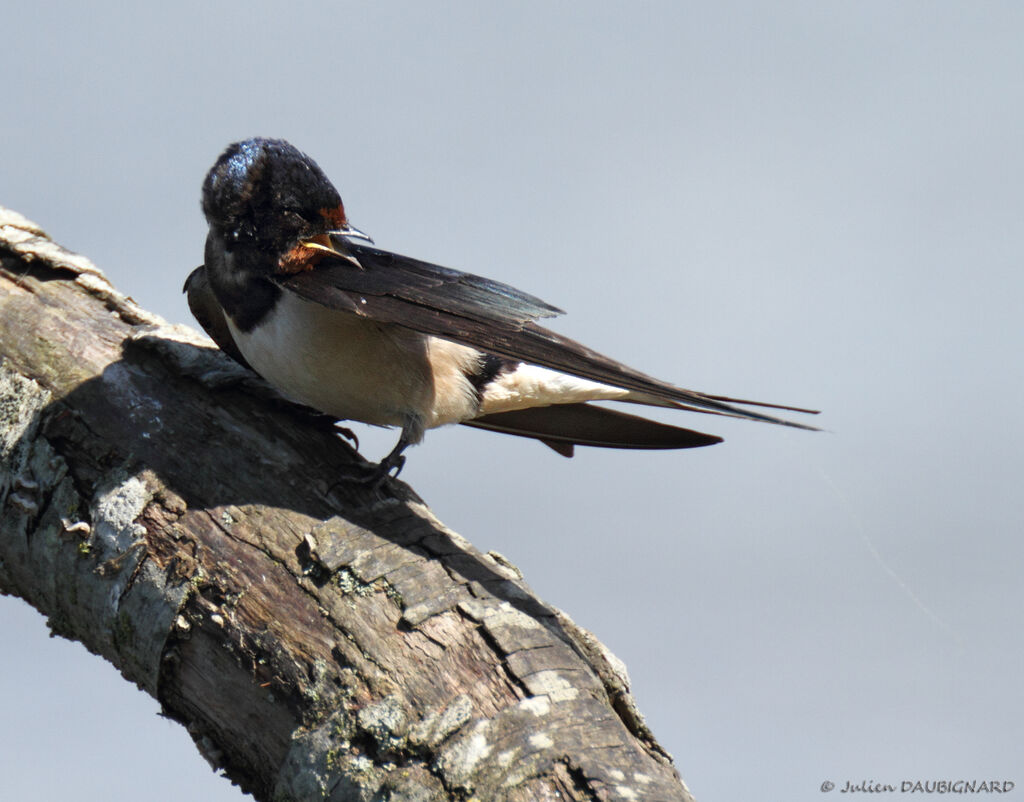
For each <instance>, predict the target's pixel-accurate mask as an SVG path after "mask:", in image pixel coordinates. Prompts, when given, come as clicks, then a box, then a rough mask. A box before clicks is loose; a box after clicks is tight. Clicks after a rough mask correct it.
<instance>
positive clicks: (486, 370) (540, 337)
mask: <svg viewBox="0 0 1024 802" xmlns="http://www.w3.org/2000/svg"><path fill="white" fill-rule="evenodd" d="M202 206H203V212H204V214H205V216H206V220H207V222H208V223H209V227H210V230H209V234H208V236H207V239H206V251H205V265H203V266H201V267H199V268H197V269H196V270H195V271H193V272H192V274H191V275H190V276H189V278H188V280H187V282H186V284H185V289H186V291H187V293H188V302H189V307H190V308H191V309H192V311H193V314H194V315H195V316H196V318H197V319H198V320H199V322H200V323H201V324H202V325H203V327H204V328H205V329H206V331H207V332H208V333H209V334H210V336H211V337H212V338H213V339H214V341H216V342H217V344H218V345H219V346H220V347H221V348H222V349H223V350H224V351H225V352H227V353H228V354H229V355H231V356H232V357H234V358H235V359H236V360H238V361H239V362H241V363H242V364H243V365H246V366H247V367H250V368H251V369H253V370H254V371H256V372H257V373H258V374H260V375H261V376H262V377H263V378H264V379H266V380H267V381H268V382H269V383H270V384H272V385H274V386H275V387H276V388H277V389H278V390H279V391H280V392H281V393H282V394H283V395H285V396H286V397H288V398H289V399H291V400H293V401H297V402H299V403H301V404H305V405H307V406H310V407H313V408H314V409H316V410H319V411H321V412H323V413H325V414H327V415H330V416H332V417H334V418H336V419H338V420H357V421H362V422H364V423H370V424H375V425H379V426H396V427H400V429H401V435H400V436H399V439H398V443H397V444H396V446H395V447H394V449H393V450H392V451H391V453H390V454H388V455H387V456H386V457H385V458H384V459H383V460H382V461H381V463H380V465H379V469H378V472H377V474H376V475H377V476H378V477H379V478H383V477H385V476H387V475H389V474H390V473H391V472H392V471H394V472H395V474H396V475H397V472H398V471H400V470H401V467H402V465H403V464H404V461H405V457H404V456H403V454H402V452H403V451H404V450H405V449H406V448H407V447H408V446H410V445H413V444H415V443H418V442H420V440H421V439H422V438H423V433H424V431H425V430H426V429H431V428H434V427H435V426H443V425H445V424H449V423H462V424H466V425H468V426H475V427H478V428H481V429H490V430H491V431H497V432H504V433H507V434H514V435H520V436H524V437H532V438H535V439H537V440H540V441H541V442H542V443H545V444H546V445H548V446H550V447H551V448H553V449H554V450H555V451H557V452H558V453H560V454H562V455H564V456H567V457H569V456H572V454H573V449H574V446H576V445H588V446H604V447H608V448H637V449H668V448H692V447H695V446H706V445H711V444H713V443H718V442H721V438H720V437H716V436H715V435H710V434H704V433H702V432H696V431H692V430H690V429H683V428H679V427H677V426H670V425H667V424H664V423H660V422H657V421H653V420H649V419H647V418H642V417H638V416H636V415H629V414H626V413H624V412H621V411H618V410H614V409H610V408H608V407H604V406H596V405H593V404H591V403H589V402H591V401H625V402H630V403H633V404H644V405H649V406H654V407H669V408H672V409H680V410H690V411H694V412H707V413H712V414H720V415H729V416H735V417H740V418H747V419H751V420H757V421H767V422H771V423H778V424H783V425H787V426H795V427H798V428H802V429H813V427H811V426H806V425H804V424H799V423H794V422H792V421H787V420H783V419H780V418H776V417H772V416H770V415H767V414H765V413H762V412H756V411H752V410H749V409H743V408H741V407H739V406H736V405H737V404H742V405H747V406H749V405H753V406H759V407H772V408H775V409H785V410H791V411H795V412H808V413H813V412H814V410H806V409H800V408H798V407H788V406H783V405H778V404H767V403H763V402H758V401H744V400H740V399H735V398H729V397H725V396H717V395H709V394H705V393H698V392H694V391H692V390H684V389H682V388H680V387H676V386H674V385H671V384H667V383H665V382H662V381H659V380H657V379H654V378H652V377H650V376H647V375H645V374H643V373H640V372H639V371H636V370H634V369H633V368H630V367H628V366H626V365H624V364H622V363H620V362H616V361H615V360H612V359H609V358H608V357H606V356H603V355H601V354H599V353H597V352H596V351H593V350H591V349H589V348H587V347H586V346H584V345H581V344H579V343H577V342H574V341H573V340H570V339H568V338H566V337H563V336H562V335H560V334H556V333H555V332H553V331H550V330H548V329H545V328H542V327H541V326H539V325H538V324H537V323H536V321H537V320H538V319H541V318H547V317H552V316H555V315H559V314H562V311H561V310H560V309H558V308H556V307H554V306H551V305H550V304H548V303H545V302H544V301H542V300H540V299H539V298H536V297H534V296H532V295H528V294H527V293H525V292H522V291H520V290H517V289H515V288H514V287H510V286H508V285H506V284H501V283H499V282H497V281H492V280H491V279H487V278H482V277H480V276H475V275H472V274H470V273H463V272H460V271H457V270H451V269H449V268H446V267H440V266H438V265H433V264H430V263H428V262H423V261H420V260H418V259H412V258H410V257H407V256H400V255H399V254H396V253H391V252H389V251H386V250H382V249H380V248H377V247H375V246H374V244H373V241H372V240H370V238H369V237H367V236H366V235H365V234H363V233H362V232H361V231H359V230H358V229H356V228H354V227H352V226H351V225H350V224H349V221H348V217H347V216H346V214H345V207H344V206H343V205H342V201H341V196H340V195H339V194H338V191H337V190H336V189H335V188H334V185H333V184H332V183H331V182H330V181H329V180H328V178H327V176H326V175H325V174H324V172H323V171H322V170H321V169H320V167H319V166H318V165H317V164H316V162H314V161H313V160H312V159H311V158H309V157H308V156H306V155H305V154H304V153H302V152H300V151H299V150H297V149H296V148H294V147H293V146H292V145H290V144H288V143H287V142H285V141H283V140H278V139H249V140H246V141H244V142H238V143H235V144H233V145H231V146H229V147H228V148H227V150H225V151H224V153H223V154H221V156H220V158H219V159H217V161H216V163H215V164H214V165H213V167H212V169H211V170H210V172H209V174H208V175H207V176H206V180H205V182H204V183H203V194H202Z"/></svg>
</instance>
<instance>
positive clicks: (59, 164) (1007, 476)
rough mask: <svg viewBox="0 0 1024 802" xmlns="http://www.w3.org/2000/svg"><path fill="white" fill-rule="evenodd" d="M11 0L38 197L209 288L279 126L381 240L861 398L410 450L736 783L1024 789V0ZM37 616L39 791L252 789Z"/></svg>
mask: <svg viewBox="0 0 1024 802" xmlns="http://www.w3.org/2000/svg"><path fill="white" fill-rule="evenodd" d="M7 5H8V7H7V8H5V10H4V14H3V17H4V29H5V36H4V43H3V47H2V48H0V74H2V75H3V76H4V93H3V94H4V98H3V104H2V121H0V134H2V142H3V147H2V150H0V204H3V205H6V206H9V207H11V208H14V209H16V210H18V211H20V212H22V213H23V214H25V215H27V216H28V217H29V218H31V219H33V220H35V221H36V222H38V223H39V224H41V225H42V226H43V227H44V228H45V229H46V230H47V231H48V232H49V233H50V234H51V235H52V236H53V237H54V238H55V239H57V240H58V241H59V242H61V243H62V244H64V245H66V246H67V247H69V248H72V249H74V250H78V251H80V252H82V253H84V254H86V255H88V256H89V257H90V258H92V259H93V260H94V261H95V262H96V263H97V264H98V265H99V266H100V267H101V268H102V269H103V270H105V271H106V272H107V274H108V275H109V276H110V278H111V279H112V280H113V281H114V282H115V283H116V284H117V286H118V287H119V288H120V289H121V290H123V291H125V292H127V293H129V294H131V295H132V296H134V297H135V299H136V300H138V301H139V302H140V303H141V304H142V305H143V306H145V307H148V308H149V309H151V310H153V311H155V312H158V313H159V314H161V315H163V316H165V317H167V318H168V319H169V320H171V321H175V322H188V323H191V322H192V321H191V319H190V317H189V315H188V311H187V308H186V306H185V303H184V299H183V297H182V295H181V294H180V289H181V285H182V282H183V280H184V277H185V276H186V274H187V273H188V271H189V270H190V269H191V268H193V267H194V266H195V265H197V264H199V262H200V261H201V260H202V248H203V238H204V236H205V225H204V222H203V220H202V215H201V213H200V211H199V188H200V184H201V181H202V178H203V176H204V174H205V172H206V170H207V169H208V168H209V166H210V165H211V164H212V162H213V160H214V159H215V158H216V156H217V155H218V154H219V153H220V151H221V150H222V149H223V148H224V146H225V145H227V144H228V143H229V142H231V141H234V140H237V139H241V138H245V137H248V136H253V135H265V136H279V137H284V138H287V139H289V140H291V141H292V142H293V143H294V144H296V145H297V146H298V147H300V148H301V149H303V150H305V151H306V152H307V153H309V154H310V155H312V156H313V157H314V158H315V159H317V161H319V163H320V165H321V166H322V167H323V168H324V169H325V171H326V172H327V174H328V175H329V176H331V177H332V179H333V180H334V181H335V183H336V184H337V185H338V187H339V189H340V191H341V194H342V197H343V198H344V200H345V204H346V208H347V209H348V212H349V216H350V219H351V220H352V221H353V223H354V224H355V225H357V226H359V227H360V228H362V229H363V230H365V231H367V232H368V233H369V234H371V235H372V236H373V237H374V238H375V239H376V240H377V242H378V244H380V245H382V246H383V247H388V248H391V249H392V250H396V251H399V252H402V253H407V254H410V255H415V256H418V257H420V258H423V259H428V260H431V261H435V262H438V263H440V264H444V265H448V266H452V267H457V268H461V269H465V270H470V271H473V272H477V273H482V274H484V275H487V276H491V277H494V278H497V279H501V280H503V281H506V282H509V283H511V284H514V285H516V286H518V287H521V288H523V289H526V290H528V291H530V292H533V293H535V294H537V295H539V296H540V297H542V298H544V299H546V300H548V301H550V302H552V303H555V304H556V305H559V306H561V307H562V308H564V309H566V310H568V312H569V314H568V316H567V317H566V318H562V319H561V320H560V321H558V322H557V323H556V324H555V327H556V328H558V330H560V331H562V332H564V333H566V334H569V335H570V336H573V337H575V338H577V339H580V340H582V341H583V342H585V343H587V344H589V345H591V346H593V347H596V348H598V349H599V350H602V351H604V352H605V353H608V354H609V355H611V356H614V357H617V358H620V359H623V360H625V361H627V362H630V363H631V364H633V365H635V366H636V367H638V368H640V369H642V370H645V371H647V372H650V373H654V374H655V375H658V376H659V377H662V378H665V379H668V380H671V381H675V382H677V383H679V384H682V385H683V386H687V387H692V388H694V389H698V390H703V391H708V392H715V393H727V394H731V395H737V396H740V397H752V398H759V399H764V400H769V401H780V402H790V403H795V404H805V405H810V406H817V407H820V408H822V409H823V410H825V412H824V414H823V416H822V417H821V419H820V423H821V424H822V425H823V426H825V427H827V428H828V429H829V430H830V432H829V433H825V434H808V433H804V432H798V431H790V430H786V429H781V428H778V427H769V426H761V425H756V424H750V423H744V422H739V421H727V420H718V419H713V418H706V417H703V416H702V417H700V418H697V417H696V416H681V417H677V418H676V419H675V420H676V421H677V422H679V423H680V424H682V425H688V424H689V425H693V426H695V427H696V428H703V429H704V430H706V431H713V432H716V433H718V434H722V435H724V436H725V437H726V438H727V442H726V443H725V444H724V445H720V446H715V447H713V448H708V449H703V450H697V451H690V452H675V453H626V452H600V451H596V450H586V449H581V450H580V453H579V454H578V455H577V457H576V458H575V459H573V460H565V459H562V458H560V457H558V456H556V455H555V454H554V453H553V452H551V451H549V450H548V449H546V448H544V447H543V446H540V445H538V444H536V443H533V442H530V441H520V440H517V439H513V438H503V437H500V436H496V435H491V434H487V433H484V432H479V431H472V430H468V429H461V428H453V429H447V430H443V431H434V432H431V433H429V434H428V436H427V439H426V442H425V443H424V445H422V446H420V447H418V448H416V449H415V450H413V451H412V452H411V453H410V454H409V461H408V465H407V467H406V469H405V472H404V473H403V478H404V479H405V480H406V481H408V482H409V483H410V484H411V485H412V486H413V487H414V488H415V489H416V490H417V491H418V492H419V493H420V494H421V495H422V496H423V498H424V499H425V500H426V501H427V502H428V503H429V504H430V505H431V506H432V507H433V509H434V510H435V511H436V513H437V514H438V515H439V516H440V517H441V519H442V520H444V521H445V522H446V523H447V524H449V525H450V526H452V527H453V528H455V529H456V530H458V531H459V532H461V533H462V534H463V535H465V536H466V537H468V538H469V539H470V540H472V541H473V542H474V544H475V545H476V546H477V547H479V548H481V549H485V550H486V549H496V550H498V551H500V552H502V553H503V554H505V555H506V556H507V557H508V558H509V559H511V560H512V561H513V562H514V563H516V564H517V565H518V566H519V567H520V568H521V569H522V570H523V572H524V573H525V575H526V578H527V580H528V581H529V582H530V583H531V585H532V586H533V587H534V588H535V589H536V590H537V591H538V593H539V594H540V595H541V596H542V597H543V598H545V599H547V600H549V601H550V602H552V603H553V604H555V605H557V606H559V607H561V608H563V609H564V610H566V611H567V612H568V613H569V614H570V615H571V616H572V617H573V618H575V620H576V621H577V622H578V623H580V624H581V625H583V626H585V627H587V628H589V629H591V630H593V631H594V632H595V633H596V634H597V635H598V637H600V638H601V639H602V640H603V641H604V642H605V643H606V644H608V646H609V647H610V648H611V649H612V650H613V651H615V652H616V653H617V654H618V655H619V656H620V657H621V658H622V659H623V660H624V661H625V662H626V664H627V665H628V667H629V669H630V673H631V675H632V679H633V685H634V691H635V693H636V696H637V698H638V700H639V703H640V706H641V708H642V710H643V711H644V712H645V714H646V715H647V718H648V722H649V724H650V725H651V727H652V728H653V730H654V732H655V733H656V735H657V736H658V737H659V738H660V739H661V741H662V742H663V744H664V745H665V746H666V748H667V749H668V750H669V751H670V752H672V753H673V754H674V756H675V758H676V762H677V765H678V768H679V770H680V772H681V774H682V776H683V777H684V779H685V780H686V782H687V783H688V784H689V785H690V787H691V789H692V790H693V792H694V793H695V795H696V796H697V798H698V799H700V800H702V802H711V801H712V800H743V799H765V800H776V799H777V800H805V799H806V800H811V799H820V798H821V796H822V794H821V792H820V790H819V788H820V786H821V783H822V782H823V781H825V780H831V781H833V782H835V783H837V784H838V785H839V786H840V787H842V785H843V784H844V783H845V782H846V781H847V780H850V781H853V782H859V781H861V780H873V781H876V782H890V783H894V784H897V785H898V784H899V783H900V782H901V781H902V780H905V779H909V780H916V779H920V780H935V779H949V780H955V779H978V780H982V779H999V780H1012V781H1015V782H1016V783H1017V786H1018V787H1017V789H1016V791H1014V792H1013V794H1012V795H1010V797H1009V798H1016V797H1022V798H1024V762H1022V760H1021V743H1022V742H1024V692H1022V690H1021V676H1022V674H1024V638H1022V635H1021V619H1022V613H1024V587H1022V583H1021V570H1022V567H1024V538H1022V534H1024V514H1022V506H1024V502H1022V491H1021V489H1020V482H1021V477H1022V475H1024V471H1022V468H1024V464H1022V462H1024V460H1022V456H1021V455H1022V451H1024V427H1022V425H1021V419H1020V412H1021V408H1022V405H1024V375H1022V360H1021V352H1022V345H1024V342H1022V341H1024V337H1022V332H1024V324H1022V299H1024V279H1022V274H1021V262H1022V254H1024V235H1022V222H1024V150H1022V141H1024V139H1022V133H1024V131H1022V129H1024V80H1022V78H1024V45H1022V43H1024V6H1022V5H1021V4H1019V3H1015V2H1004V3H1000V2H985V3H967V2H962V3H950V2H935V0H928V2H902V3H892V2H884V3H882V2H857V3H836V2H822V1H821V0H808V1H807V2H783V3H777V4H759V3H752V4H743V3H739V4H736V3H728V2H727V3H715V4H711V3H661V4H659V3H634V4H626V3H621V4H611V3H603V2H602V3H577V4H568V3H566V4H550V3H541V2H537V3H505V4H500V5H499V4H479V3H470V2H466V3H454V4H436V3H432V4H420V3H381V4H369V3H366V4H351V3H330V4H328V3H316V2H289V3H287V4H283V3H282V4H274V3H268V2H255V3H208V2H179V3H168V4H160V5H158V4H139V5H137V6H133V5H131V4H126V3H120V2H119V3H110V2H92V3H47V2H38V3H20V4H15V3H13V2H10V3H8V4H7ZM360 436H361V437H362V439H363V442H364V446H365V447H364V453H366V454H367V455H368V456H370V457H371V458H377V457H379V456H381V455H383V454H384V453H385V452H386V451H387V450H388V449H389V448H390V446H391V444H392V442H393V439H394V436H393V435H392V434H390V433H381V434H368V433H365V432H363V431H362V430H360ZM0 611H2V619H0V633H2V637H3V640H4V648H3V653H4V657H3V659H2V660H0V709H2V710H3V717H2V720H0V754H2V755H3V769H2V771H0V797H2V798H3V799H63V798H73V799H76V800H79V801H80V802H85V801H86V800H101V799H102V800H166V799H170V798H193V799H195V798H202V799H207V800H233V799H239V798H241V796H242V795H241V794H240V793H239V791H238V790H237V789H235V788H232V787H231V786H230V784H229V783H228V782H227V781H225V780H223V779H220V778H218V777H216V776H215V775H214V774H213V773H212V772H211V771H210V770H209V768H208V767H207V766H206V764H205V763H204V762H203V760H202V759H201V758H200V757H199V755H198V753H197V752H196V751H195V749H194V748H193V747H192V745H191V741H190V739H189V738H188V736H187V734H186V733H185V731H184V729H183V728H181V727H180V726H178V725H176V724H173V723H170V722H167V721H165V720H163V719H160V718H158V717H157V715H156V713H157V705H156V703H155V702H153V701H152V700H150V699H149V698H148V697H146V696H144V695H143V694H141V693H140V692H138V691H137V690H136V689H135V688H134V687H133V686H130V685H128V684H127V683H125V682H124V681H123V680H121V679H120V677H119V676H118V675H117V673H116V672H115V671H114V670H113V669H112V668H111V667H110V666H108V665H107V664H105V663H103V662H102V661H100V660H99V659H98V658H95V657H92V656H91V655H88V654H87V653H86V651H85V650H84V649H83V648H82V647H81V646H79V645H77V644H71V643H68V642H66V641H61V640H56V639H48V638H47V637H46V627H45V622H44V620H43V619H42V618H41V617H40V616H39V615H38V614H37V613H35V612H34V611H32V610H31V609H29V608H28V607H27V606H26V605H24V604H23V603H22V602H20V601H18V600H14V599H3V600H0ZM837 792H838V791H837Z"/></svg>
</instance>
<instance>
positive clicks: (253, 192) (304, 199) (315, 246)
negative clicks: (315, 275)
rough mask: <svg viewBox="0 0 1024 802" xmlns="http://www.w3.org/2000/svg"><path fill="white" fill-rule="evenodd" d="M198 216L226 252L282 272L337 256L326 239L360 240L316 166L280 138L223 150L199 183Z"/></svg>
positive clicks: (330, 241) (334, 191) (335, 248)
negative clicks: (247, 255)
mask: <svg viewBox="0 0 1024 802" xmlns="http://www.w3.org/2000/svg"><path fill="white" fill-rule="evenodd" d="M203 213H204V214H205V215H206V221H207V222H208V223H209V225H210V232H211V235H212V236H216V237H217V239H218V240H219V241H220V242H221V243H222V245H223V247H224V248H225V250H227V251H228V252H234V251H249V252H256V253H260V254H261V255H262V256H263V257H264V258H262V259H260V260H258V261H259V262H260V263H262V264H263V265H266V266H267V267H268V268H269V269H271V270H274V271H280V272H285V273H292V272H297V271H299V270H304V269H308V268H309V267H311V266H313V265H314V264H315V263H316V261H317V260H318V258H319V257H320V256H322V255H323V253H324V252H331V253H338V250H337V246H336V244H335V242H334V241H332V239H331V237H332V235H334V236H336V237H346V236H353V237H362V238H365V235H363V234H361V232H359V231H358V230H357V229H354V228H352V227H351V226H350V225H349V223H348V219H347V218H346V216H345V207H344V206H343V205H342V202H341V196H340V195H339V194H338V190H337V189H335V188H334V185H333V184H332V183H331V182H330V180H329V179H328V178H327V176H326V175H325V174H324V172H323V170H321V169H320V167H319V165H317V163H316V162H315V161H313V160H312V159H311V158H309V156H307V155H306V154H305V153H303V152H302V151H300V150H298V149H297V148H295V147H293V146H292V145H290V144H289V143H288V142H285V141H284V140H282V139H261V138H256V139H247V140H245V141H244V142H236V143H235V144H233V145H230V146H228V148H227V150H225V151H224V152H223V153H222V154H221V155H220V158H218V159H217V162H216V163H215V164H214V165H213V167H212V168H211V169H210V172H209V173H208V174H207V176H206V180H205V181H204V182H203ZM339 255H343V254H339ZM270 257H272V258H270Z"/></svg>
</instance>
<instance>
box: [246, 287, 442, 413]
mask: <svg viewBox="0 0 1024 802" xmlns="http://www.w3.org/2000/svg"><path fill="white" fill-rule="evenodd" d="M229 326H230V327H231V334H232V336H233V337H234V339H235V342H236V343H237V344H238V348H239V350H240V351H241V352H242V354H243V355H244V356H245V358H246V359H247V360H248V362H249V364H250V365H252V367H253V368H254V369H255V370H256V372H257V373H259V374H260V375H261V376H263V378H265V379H266V380H267V381H269V382H270V383H271V384H273V385H274V386H275V387H277V388H278V390H280V391H281V392H282V393H283V394H284V395H286V396H287V397H288V398H290V399H292V400H293V401H298V402H299V403H302V404H306V405H308V406H311V407H314V408H315V409H318V410H320V411H322V412H325V413H327V414H329V415H334V416H335V417H337V418H339V419H343V420H358V421H363V422H365V423H373V424H377V425H382V426H402V425H404V424H405V423H406V422H407V420H408V418H409V417H410V416H411V415H416V416H421V418H423V419H425V418H428V417H429V416H430V411H431V408H432V406H433V398H434V376H433V371H432V370H431V368H430V365H429V363H428V360H427V349H428V344H427V338H426V337H424V336H423V335H421V334H418V333H417V332H414V331H411V330H409V329H404V328H402V327H399V326H389V325H386V324H379V323H374V322H372V321H369V320H366V319H365V318H361V317H358V316H357V315H353V314H350V313H346V312H339V311H336V310H333V309H328V308H326V307H324V306H321V305H319V304H315V303H310V302H308V301H304V300H302V299H301V298H298V297H297V296H295V295H293V294H292V293H288V292H285V293H284V294H283V295H282V296H281V299H280V301H279V302H278V304H277V306H276V307H275V308H274V310H273V311H272V312H271V313H270V314H269V315H268V316H267V318H266V319H264V320H263V321H261V323H260V325H258V326H257V327H256V328H255V329H254V330H253V331H251V332H242V331H240V330H238V328H237V327H236V326H235V325H234V324H233V323H231V322H230V320H229Z"/></svg>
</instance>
